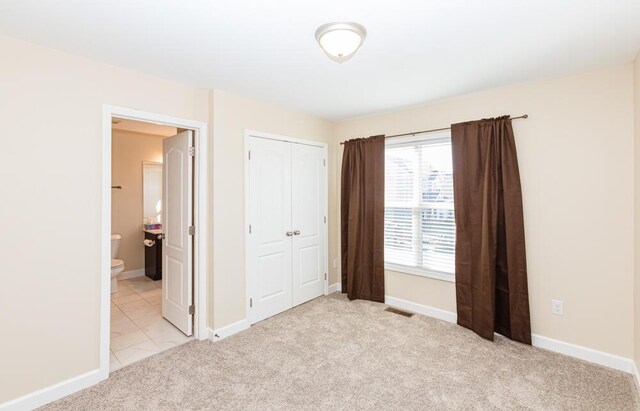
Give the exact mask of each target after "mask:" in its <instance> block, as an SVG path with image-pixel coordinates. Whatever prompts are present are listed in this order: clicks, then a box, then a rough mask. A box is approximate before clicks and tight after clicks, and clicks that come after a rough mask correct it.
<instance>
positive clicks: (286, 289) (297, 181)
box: [247, 136, 327, 324]
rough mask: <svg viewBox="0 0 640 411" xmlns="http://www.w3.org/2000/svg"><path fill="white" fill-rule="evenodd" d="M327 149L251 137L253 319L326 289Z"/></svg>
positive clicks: (249, 271)
mask: <svg viewBox="0 0 640 411" xmlns="http://www.w3.org/2000/svg"><path fill="white" fill-rule="evenodd" d="M325 153H326V148H325V147H321V146H314V145H307V144H300V143H292V142H287V141H280V140H273V139H268V138H261V137H254V136H250V137H249V157H248V158H249V160H248V164H249V166H248V167H249V181H248V183H249V187H248V190H249V198H248V201H249V204H248V220H249V221H248V223H249V234H248V235H249V237H248V242H247V246H248V247H247V260H248V261H247V280H248V284H247V294H248V295H247V297H248V299H249V314H248V317H249V321H250V323H252V324H253V323H255V322H258V321H261V320H263V319H265V318H268V317H271V316H273V315H276V314H278V313H280V312H282V311H285V310H287V309H289V308H292V307H294V306H296V305H299V304H302V303H304V302H306V301H309V300H311V299H313V298H316V297H319V296H321V295H323V294H324V292H325V281H326V274H325V273H326V272H327V271H326V264H327V262H326V261H327V260H326V255H325V251H326V250H325V247H326V246H325V226H326V207H327V198H326V180H327V172H326V156H325Z"/></svg>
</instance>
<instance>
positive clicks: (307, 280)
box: [291, 144, 327, 306]
mask: <svg viewBox="0 0 640 411" xmlns="http://www.w3.org/2000/svg"><path fill="white" fill-rule="evenodd" d="M291 158H292V200H293V201H292V214H291V218H292V227H293V230H294V236H293V246H292V260H293V261H292V263H293V305H294V306H295V305H299V304H302V303H304V302H307V301H309V300H311V299H313V298H316V297H319V296H321V295H323V294H324V285H325V273H326V272H327V271H326V267H325V264H326V260H325V239H324V233H325V230H324V225H325V216H326V214H325V205H326V204H327V199H326V198H325V193H326V191H325V184H326V171H325V164H326V161H325V156H324V149H323V148H322V147H317V146H309V145H305V144H292V156H291Z"/></svg>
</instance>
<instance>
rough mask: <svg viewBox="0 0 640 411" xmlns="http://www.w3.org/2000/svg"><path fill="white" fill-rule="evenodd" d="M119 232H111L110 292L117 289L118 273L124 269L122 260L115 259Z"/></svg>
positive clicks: (118, 244)
mask: <svg viewBox="0 0 640 411" xmlns="http://www.w3.org/2000/svg"><path fill="white" fill-rule="evenodd" d="M121 239H122V236H121V235H120V234H111V293H112V294H113V293H115V292H116V291H118V275H119V274H120V273H121V272H123V271H124V261H122V260H118V259H116V257H117V256H118V249H119V248H120V240H121Z"/></svg>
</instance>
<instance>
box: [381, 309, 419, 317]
mask: <svg viewBox="0 0 640 411" xmlns="http://www.w3.org/2000/svg"><path fill="white" fill-rule="evenodd" d="M384 310H385V311H389V312H390V313H394V314H398V315H401V316H403V317H413V315H414V313H410V312H408V311H402V310H398V309H397V308H393V307H387V308H385V309H384Z"/></svg>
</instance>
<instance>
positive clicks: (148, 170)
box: [142, 161, 162, 224]
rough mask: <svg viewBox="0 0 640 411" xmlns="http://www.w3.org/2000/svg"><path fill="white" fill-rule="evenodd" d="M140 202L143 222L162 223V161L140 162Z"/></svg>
mask: <svg viewBox="0 0 640 411" xmlns="http://www.w3.org/2000/svg"><path fill="white" fill-rule="evenodd" d="M142 202H143V205H142V209H143V212H144V215H143V217H144V219H143V223H144V224H159V223H162V221H161V219H162V217H161V216H162V163H158V162H156V161H143V162H142Z"/></svg>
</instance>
